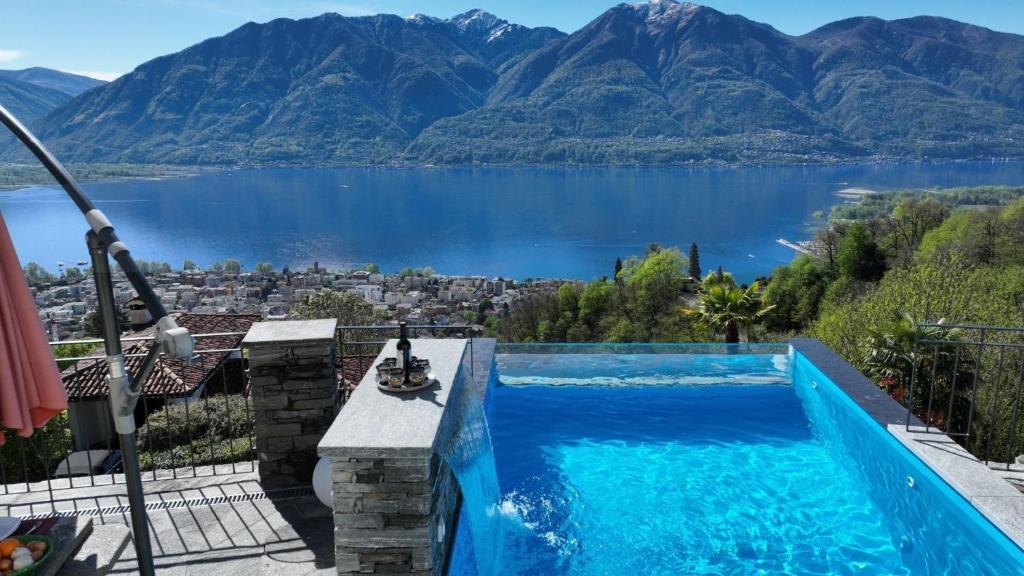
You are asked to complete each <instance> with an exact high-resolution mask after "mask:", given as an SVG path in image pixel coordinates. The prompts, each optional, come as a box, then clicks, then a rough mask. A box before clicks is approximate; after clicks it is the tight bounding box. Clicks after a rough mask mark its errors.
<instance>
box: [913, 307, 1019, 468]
mask: <svg viewBox="0 0 1024 576" xmlns="http://www.w3.org/2000/svg"><path fill="white" fill-rule="evenodd" d="M922 333H924V334H929V333H930V334H931V336H925V337H921V334H922ZM912 358H913V372H912V377H911V380H910V389H909V392H908V395H907V398H906V399H905V402H904V404H905V405H906V407H907V414H908V418H907V430H910V429H911V428H913V429H914V430H916V431H923V432H938V433H942V434H945V435H947V436H949V437H951V438H953V439H954V440H956V441H957V442H958V443H960V444H961V445H963V446H964V447H965V448H966V449H967V450H968V451H970V452H971V453H972V454H974V455H975V456H976V457H977V458H978V459H980V460H982V461H984V462H985V463H986V464H989V465H993V466H994V465H998V466H1000V467H1005V468H1006V469H1010V467H1011V466H1013V465H1015V461H1016V459H1017V457H1018V456H1020V455H1021V454H1022V451H1024V422H1022V419H1024V418H1022V417H1024V406H1022V401H1024V398H1022V390H1021V389H1022V388H1024V328H1011V327H999V326H977V325H966V324H959V325H957V324H920V325H918V337H917V338H916V339H915V346H914V351H913V357H912ZM911 414H913V415H914V416H916V417H917V418H918V419H919V420H920V422H921V423H923V424H924V426H923V427H921V426H920V425H917V426H914V425H912V423H911V418H910V415H911Z"/></svg>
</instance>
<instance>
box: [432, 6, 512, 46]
mask: <svg viewBox="0 0 1024 576" xmlns="http://www.w3.org/2000/svg"><path fill="white" fill-rule="evenodd" d="M448 22H450V23H451V24H453V25H454V26H455V27H456V28H458V29H459V30H461V31H462V32H468V33H471V34H478V35H481V36H482V35H485V34H486V35H487V42H488V43H490V42H494V41H495V40H497V39H498V38H501V37H502V35H504V34H505V33H506V32H509V31H510V30H514V29H516V28H519V25H518V24H510V23H509V22H508V21H507V20H502V19H501V18H498V17H497V16H495V15H494V14H491V13H490V12H485V11H483V10H480V9H479V8H475V9H473V10H470V11H469V12H464V13H462V14H459V15H458V16H454V17H452V18H450V19H449V20H448Z"/></svg>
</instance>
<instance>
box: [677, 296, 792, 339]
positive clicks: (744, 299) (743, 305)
mask: <svg viewBox="0 0 1024 576" xmlns="http://www.w3.org/2000/svg"><path fill="white" fill-rule="evenodd" d="M760 290H761V286H760V284H759V283H758V282H754V283H753V284H751V285H750V286H748V287H747V288H746V289H742V288H738V287H736V286H730V285H729V284H728V283H725V282H715V283H712V284H711V285H709V286H708V287H706V288H705V287H702V288H701V293H700V304H699V306H698V307H697V308H696V309H694V310H691V309H686V310H684V311H683V313H684V314H686V315H689V316H693V317H696V318H698V319H699V320H700V321H701V322H703V323H705V324H706V325H708V326H709V327H710V328H711V329H713V330H715V331H724V332H725V341H726V343H729V344H734V343H737V342H739V341H740V329H741V328H744V329H747V330H748V332H749V328H750V326H751V325H753V324H754V322H756V321H758V320H759V319H760V318H761V317H762V316H764V315H765V314H767V313H768V312H769V311H771V310H772V306H766V305H764V303H762V301H761V294H760Z"/></svg>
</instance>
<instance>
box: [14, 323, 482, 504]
mask: <svg viewBox="0 0 1024 576" xmlns="http://www.w3.org/2000/svg"><path fill="white" fill-rule="evenodd" d="M408 328H409V335H410V337H411V338H422V337H427V338H467V339H469V342H470V344H469V345H470V346H472V345H473V338H474V337H476V336H478V335H477V334H476V333H475V332H474V329H473V328H472V327H471V326H468V325H450V326H434V325H417V326H409V327H408ZM244 335H245V333H244V332H223V333H211V334H196V335H195V336H194V337H195V339H196V352H195V355H194V357H193V359H192V361H191V362H190V363H186V362H184V361H179V360H173V359H166V358H162V359H161V360H160V361H159V363H158V366H157V368H156V369H154V371H153V373H152V374H151V375H150V378H149V379H148V380H147V381H146V382H144V383H143V386H142V396H141V397H140V400H139V404H138V407H137V409H136V421H137V423H138V425H139V432H138V438H137V443H138V449H139V455H140V464H141V471H142V479H143V481H153V480H169V479H178V478H196V477H199V476H216V475H226V474H238V473H251V472H255V470H256V464H255V461H256V454H255V438H254V426H253V413H252V405H251V401H250V398H249V386H248V382H249V380H248V378H249V377H248V370H247V365H246V359H245V358H244V355H243V354H242V351H241V349H240V348H239V347H238V346H234V345H232V346H226V347H222V346H221V345H220V343H221V342H223V341H225V340H228V341H231V342H237V341H238V340H240V339H241V338H242V337H243V336H244ZM397 337H398V326H396V325H378V326H340V327H338V330H337V339H338V370H339V384H340V385H341V399H342V403H343V402H344V401H345V399H347V396H348V392H350V391H351V389H352V388H353V387H354V386H355V385H356V384H358V382H359V380H361V379H362V377H363V375H364V374H366V372H367V371H369V370H370V369H371V368H372V367H373V366H372V365H373V360H374V359H375V358H376V357H377V355H378V354H379V353H380V351H381V350H382V349H383V347H384V345H385V344H386V343H387V341H388V340H389V339H391V338H397ZM121 341H122V344H123V345H124V346H125V360H126V362H127V363H128V365H129V366H132V365H133V363H134V362H140V361H141V360H142V358H143V357H144V356H145V348H146V347H148V344H149V342H150V341H152V337H126V338H122V340H121ZM102 344H103V341H102V340H98V339H93V340H76V341H64V342H53V343H51V345H52V346H53V347H54V348H55V349H59V348H61V347H65V346H70V345H76V346H81V345H94V346H95V347H96V350H95V351H90V352H88V353H85V354H78V355H75V356H70V357H63V358H60V357H58V360H57V362H58V365H59V366H60V367H61V369H62V371H63V376H64V382H65V385H66V386H67V388H68V392H69V403H68V404H69V409H68V411H66V412H64V413H62V414H60V415H58V416H57V417H56V418H54V419H53V420H52V421H51V422H50V423H49V424H47V425H46V426H45V427H44V428H42V429H40V430H37V431H36V432H35V433H34V434H33V435H32V436H31V437H29V438H20V437H16V436H8V441H7V444H6V445H5V446H3V447H0V495H8V494H19V493H26V492H46V491H48V492H50V493H51V500H52V499H53V498H52V497H53V492H54V491H56V490H61V489H67V488H84V487H94V486H104V485H112V484H123V483H124V475H123V474H122V470H121V467H120V450H119V446H118V441H117V436H116V433H115V432H114V429H113V422H112V419H111V416H110V408H109V404H108V401H107V388H106V383H105V381H104V380H103V377H104V376H105V373H106V367H105V358H104V356H103V351H102ZM57 356H60V354H57Z"/></svg>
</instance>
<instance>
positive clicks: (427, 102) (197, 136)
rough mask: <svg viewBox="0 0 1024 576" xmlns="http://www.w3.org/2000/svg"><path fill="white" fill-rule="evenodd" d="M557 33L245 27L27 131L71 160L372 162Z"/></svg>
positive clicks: (408, 23)
mask: <svg viewBox="0 0 1024 576" xmlns="http://www.w3.org/2000/svg"><path fill="white" fill-rule="evenodd" d="M562 35H563V34H562V33H560V32H558V31H555V30H553V29H529V28H525V27H522V26H515V25H510V24H509V23H507V22H505V21H503V20H500V19H496V18H493V17H489V15H483V13H479V12H470V13H466V14H463V15H460V16H458V17H456V18H453V19H450V20H439V19H435V18H429V17H424V16H414V17H410V18H400V17H397V16H389V15H379V16H372V17H359V18H346V17H342V16H339V15H337V14H324V15H322V16H320V17H317V18H310V19H304V20H289V19H279V20H274V21H271V22H268V23H266V24H255V23H249V24H246V25H244V26H242V27H241V28H238V29H237V30H235V31H233V32H231V33H229V34H227V35H226V36H222V37H219V38H212V39H210V40H206V41H204V42H202V43H200V44H197V45H195V46H192V47H190V48H187V49H185V50H183V51H181V52H179V53H177V54H171V55H169V56H164V57H161V58H157V59H155V60H152V61H150V62H147V63H145V64H143V65H141V66H139V67H138V68H136V69H135V70H134V71H133V72H131V73H129V74H126V75H125V76H123V77H121V78H119V79H118V80H115V81H114V82H111V83H110V84H108V85H106V86H104V87H102V88H99V89H96V90H92V91H90V92H87V93H85V94H83V95H81V96H80V97H78V98H77V99H76V100H74V101H73V102H71V103H69V104H68V105H67V106H64V107H62V108H61V109H59V110H56V111H55V112H53V113H52V114H50V115H49V116H47V117H46V118H45V119H44V120H43V121H41V122H40V123H38V124H37V125H35V128H36V129H37V130H38V133H37V134H38V135H39V136H40V137H41V138H43V139H44V140H45V141H46V142H48V143H50V144H51V145H52V146H53V148H54V149H55V150H56V151H57V152H59V153H60V155H61V157H62V158H66V159H68V160H69V161H86V162H93V161H102V162H161V163H168V162H169V163H183V164H234V163H239V162H256V163H324V164H343V163H377V162H382V161H388V160H390V159H393V158H396V157H398V156H400V155H401V154H402V152H403V150H404V149H405V147H406V146H407V145H408V143H409V142H410V141H411V140H412V139H413V138H415V137H416V136H417V135H418V134H419V133H420V132H421V131H422V130H423V129H424V128H426V127H427V126H430V125H431V124H433V123H434V122H436V121H437V120H438V119H440V118H444V117H446V116H454V115H458V114H462V113H464V112H466V111H469V110H473V109H476V108H479V107H480V106H482V105H484V104H485V102H486V100H487V95H488V93H489V92H490V90H491V88H492V87H493V86H494V84H495V82H497V79H498V71H499V70H501V69H502V67H503V66H507V65H511V64H512V63H514V62H516V61H517V60H518V59H519V58H521V57H522V56H523V55H525V54H526V53H528V52H530V51H532V50H533V49H535V48H536V47H537V46H538V45H541V44H543V43H544V42H545V41H546V40H547V39H550V38H556V37H561V36H562ZM72 143H74V144H72ZM82 143H87V144H88V145H85V146H83V145H81V144H82Z"/></svg>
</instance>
